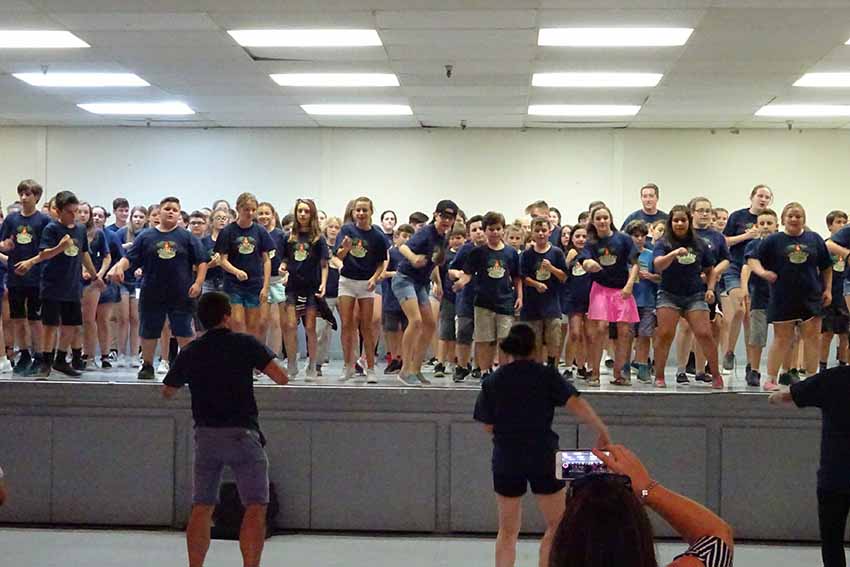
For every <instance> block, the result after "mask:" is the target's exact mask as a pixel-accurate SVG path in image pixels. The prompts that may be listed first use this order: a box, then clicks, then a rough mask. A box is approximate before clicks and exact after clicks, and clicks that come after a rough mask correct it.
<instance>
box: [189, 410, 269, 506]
mask: <svg viewBox="0 0 850 567" xmlns="http://www.w3.org/2000/svg"><path fill="white" fill-rule="evenodd" d="M194 463H195V464H194V478H193V483H192V503H193V504H198V505H202V506H214V505H215V504H216V503H217V502H218V490H219V486H220V485H221V475H222V472H224V467H225V466H228V467H230V470H232V471H233V475H234V476H235V477H236V487H237V488H238V489H239V498H240V499H241V500H242V504H243V505H244V506H248V505H250V504H268V503H269V460H268V457H267V456H266V451H265V449H263V445H262V443H261V442H260V433H259V432H258V431H254V430H253V429H246V428H244V427H196V428H195V458H194Z"/></svg>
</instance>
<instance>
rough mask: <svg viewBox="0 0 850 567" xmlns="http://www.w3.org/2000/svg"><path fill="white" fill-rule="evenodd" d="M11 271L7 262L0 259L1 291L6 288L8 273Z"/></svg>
mask: <svg viewBox="0 0 850 567" xmlns="http://www.w3.org/2000/svg"><path fill="white" fill-rule="evenodd" d="M8 271H9V266H8V264H6V263H5V262H2V261H0V293H2V292H3V291H5V289H6V275H7V272H8Z"/></svg>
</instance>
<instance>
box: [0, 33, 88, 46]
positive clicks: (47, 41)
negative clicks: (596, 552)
mask: <svg viewBox="0 0 850 567" xmlns="http://www.w3.org/2000/svg"><path fill="white" fill-rule="evenodd" d="M63 47H91V46H90V45H89V44H88V43H86V42H85V41H83V40H81V39H80V38H78V37H77V36H75V35H74V34H72V33H71V32H68V31H44V30H0V49H57V48H63Z"/></svg>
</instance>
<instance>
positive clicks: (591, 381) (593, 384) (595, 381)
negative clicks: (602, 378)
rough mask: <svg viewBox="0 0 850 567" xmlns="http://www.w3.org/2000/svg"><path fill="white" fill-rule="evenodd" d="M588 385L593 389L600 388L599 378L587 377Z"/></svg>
mask: <svg viewBox="0 0 850 567" xmlns="http://www.w3.org/2000/svg"><path fill="white" fill-rule="evenodd" d="M587 385H588V386H589V387H591V388H598V387H599V376H593V375H590V376H588V377H587Z"/></svg>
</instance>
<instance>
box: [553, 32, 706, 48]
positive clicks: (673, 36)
mask: <svg viewBox="0 0 850 567" xmlns="http://www.w3.org/2000/svg"><path fill="white" fill-rule="evenodd" d="M693 31H694V30H693V29H692V28H543V29H541V30H540V34H539V35H538V36H537V45H544V46H561V47H669V46H676V45H685V42H686V41H688V38H689V37H690V36H691V33H693Z"/></svg>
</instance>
